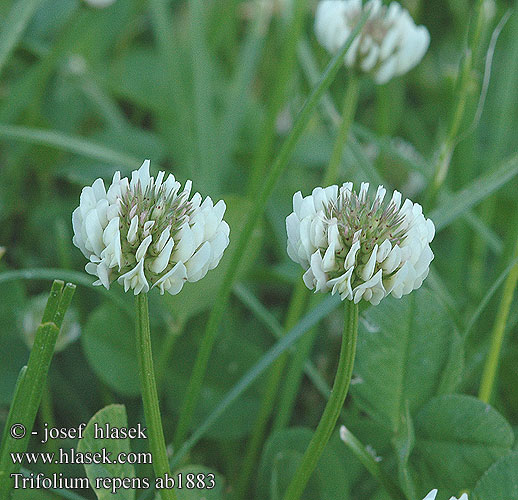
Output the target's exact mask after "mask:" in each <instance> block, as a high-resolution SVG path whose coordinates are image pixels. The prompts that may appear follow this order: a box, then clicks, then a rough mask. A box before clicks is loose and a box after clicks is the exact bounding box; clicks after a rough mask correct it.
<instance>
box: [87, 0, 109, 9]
mask: <svg viewBox="0 0 518 500" xmlns="http://www.w3.org/2000/svg"><path fill="white" fill-rule="evenodd" d="M84 1H85V3H86V4H87V5H89V6H90V7H95V8H97V9H104V8H105V7H109V6H110V5H112V4H114V3H115V1H116V0H84Z"/></svg>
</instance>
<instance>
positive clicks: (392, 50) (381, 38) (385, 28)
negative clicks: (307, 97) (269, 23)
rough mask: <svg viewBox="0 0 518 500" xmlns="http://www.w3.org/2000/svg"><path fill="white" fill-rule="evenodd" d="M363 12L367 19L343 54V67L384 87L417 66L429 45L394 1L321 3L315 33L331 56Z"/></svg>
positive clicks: (423, 32)
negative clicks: (367, 16)
mask: <svg viewBox="0 0 518 500" xmlns="http://www.w3.org/2000/svg"><path fill="white" fill-rule="evenodd" d="M364 9H370V14H369V18H368V20H367V22H366V24H365V26H364V27H363V29H362V30H361V32H360V34H359V35H358V36H357V37H356V38H355V39H354V41H353V43H352V45H351V47H350V48H349V50H348V51H347V53H346V54H345V65H346V66H347V67H349V68H352V69H354V70H356V71H359V72H363V73H368V74H370V75H372V77H373V78H374V80H375V81H376V83H378V84H383V83H386V82H388V81H389V80H390V79H392V78H394V77H395V76H399V75H402V74H404V73H406V72H407V71H409V70H411V69H412V68H413V67H414V66H416V65H417V64H418V63H419V61H420V60H421V59H422V58H423V56H424V54H425V53H426V51H427V49H428V45H429V44H430V34H429V33H428V30H427V29H426V28H425V27H424V26H416V25H415V23H414V21H413V19H412V17H411V16H410V14H409V13H408V11H407V10H406V9H404V8H402V7H401V5H399V4H398V3H397V2H392V3H391V4H390V5H389V6H384V5H382V3H381V0H369V1H368V2H367V3H366V4H365V5H363V6H362V2H361V0H322V1H321V2H320V3H319V4H318V7H317V11H316V17H315V33H316V36H317V39H318V41H319V42H320V44H321V45H322V46H323V47H324V48H326V49H327V50H328V51H329V52H330V53H332V54H334V53H335V52H337V51H338V50H339V49H340V48H341V47H342V46H343V45H344V43H345V42H346V40H347V38H348V37H349V35H350V34H351V32H352V30H353V29H354V27H355V26H356V24H357V23H358V21H359V19H360V17H361V15H362V12H363V11H364Z"/></svg>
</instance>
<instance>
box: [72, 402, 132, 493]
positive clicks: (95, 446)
mask: <svg viewBox="0 0 518 500" xmlns="http://www.w3.org/2000/svg"><path fill="white" fill-rule="evenodd" d="M96 424H97V425H98V426H99V427H101V428H105V427H106V425H108V426H109V427H110V428H119V429H120V428H122V427H126V428H127V427H128V417H127V416H126V408H125V407H124V406H123V405H110V406H106V407H105V408H103V409H102V410H99V411H98V412H97V413H96V414H95V415H94V416H93V417H92V418H91V419H90V421H89V422H88V425H87V426H86V428H85V430H84V435H83V439H80V440H79V442H78V445H77V451H78V452H80V453H102V450H103V448H104V449H106V451H107V452H109V453H111V454H112V455H111V457H110V459H111V460H112V461H114V460H115V458H116V457H117V456H118V455H119V453H130V452H131V449H130V441H129V439H128V438H126V439H106V438H103V439H96V438H95V425H96ZM85 470H86V475H87V476H88V479H89V480H90V485H91V486H92V489H93V490H94V491H95V494H96V495H97V498H98V499H99V500H111V499H113V496H114V495H113V493H112V491H111V489H104V488H101V489H96V488H95V479H96V478H97V477H104V478H106V477H108V478H120V479H123V478H134V477H135V467H134V466H133V465H131V464H127V463H124V464H120V463H116V464H114V463H111V464H109V463H106V464H104V463H101V464H88V465H85ZM116 496H117V498H120V499H125V500H133V499H134V498H135V490H134V489H123V488H121V489H119V490H117V493H116Z"/></svg>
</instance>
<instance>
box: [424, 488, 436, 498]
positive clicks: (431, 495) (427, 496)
mask: <svg viewBox="0 0 518 500" xmlns="http://www.w3.org/2000/svg"><path fill="white" fill-rule="evenodd" d="M436 496H437V490H432V491H430V493H428V495H426V496H425V497H424V498H423V500H435V497H436Z"/></svg>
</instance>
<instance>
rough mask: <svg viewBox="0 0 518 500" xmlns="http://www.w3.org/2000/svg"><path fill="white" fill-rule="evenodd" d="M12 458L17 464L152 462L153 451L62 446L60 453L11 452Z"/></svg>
mask: <svg viewBox="0 0 518 500" xmlns="http://www.w3.org/2000/svg"><path fill="white" fill-rule="evenodd" d="M11 460H12V461H13V463H15V464H22V463H23V462H24V461H25V462H26V463H27V464H37V463H41V464H81V465H89V464H152V463H153V457H152V455H151V453H145V452H141V453H132V452H129V453H124V452H120V453H117V454H116V455H114V454H113V453H112V452H109V451H106V449H105V448H103V449H102V450H101V451H99V452H85V453H81V452H79V451H76V450H74V449H73V448H72V449H69V450H65V449H63V448H60V449H59V450H58V453H52V452H38V453H32V452H24V453H20V452H15V453H11Z"/></svg>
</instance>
